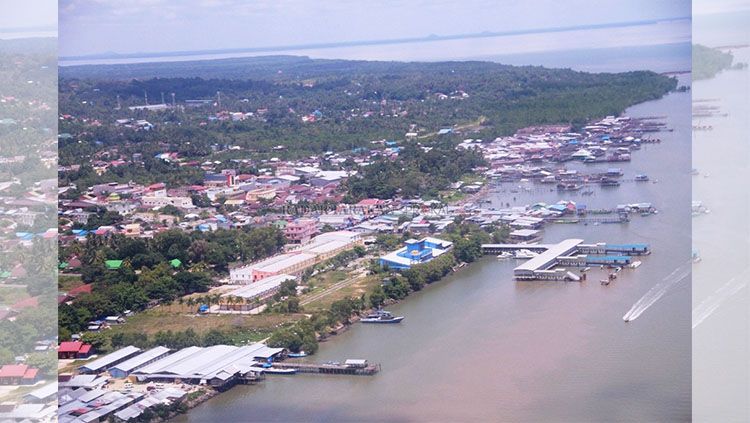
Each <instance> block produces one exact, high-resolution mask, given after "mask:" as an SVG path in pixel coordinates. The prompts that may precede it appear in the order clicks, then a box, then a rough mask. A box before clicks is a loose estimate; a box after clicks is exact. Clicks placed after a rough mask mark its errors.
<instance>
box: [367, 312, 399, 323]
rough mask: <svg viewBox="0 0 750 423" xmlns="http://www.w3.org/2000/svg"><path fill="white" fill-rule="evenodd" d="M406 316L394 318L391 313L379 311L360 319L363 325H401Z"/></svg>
mask: <svg viewBox="0 0 750 423" xmlns="http://www.w3.org/2000/svg"><path fill="white" fill-rule="evenodd" d="M402 320H404V316H394V315H393V314H391V312H390V311H385V310H378V311H376V312H374V313H370V314H368V315H367V316H365V317H363V318H362V319H360V321H361V322H362V323H399V322H401V321H402Z"/></svg>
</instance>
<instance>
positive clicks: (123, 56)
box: [59, 17, 691, 66]
mask: <svg viewBox="0 0 750 423" xmlns="http://www.w3.org/2000/svg"><path fill="white" fill-rule="evenodd" d="M690 19H691V18H690V17H675V18H663V19H649V20H640V21H625V22H612V23H606V24H587V25H575V26H561V27H552V28H533V29H520V30H509V31H483V32H478V33H465V34H452V35H435V34H431V35H428V36H422V37H406V38H390V39H372V40H359V41H343V42H321V43H307V44H296V45H277V46H263V47H240V48H227V49H204V50H182V51H162V52H133V53H116V52H106V53H95V54H85V55H68V56H60V58H59V60H60V62H61V66H75V65H76V64H80V65H84V64H86V63H85V62H87V61H97V60H128V59H132V60H133V61H132V62H130V63H138V62H142V61H148V62H153V61H154V60H144V59H169V58H173V59H174V58H178V57H184V58H186V59H185V60H190V59H189V58H190V57H195V56H209V55H226V54H249V53H278V52H285V51H296V50H314V49H329V48H342V47H364V46H378V45H395V44H411V43H424V42H438V41H450V40H463V39H476V38H495V37H507V36H517V35H531V34H550V33H562V32H570V31H581V30H596V29H612V28H626V27H635V26H645V25H656V24H660V23H664V22H674V21H683V20H690ZM138 59H141V60H138ZM163 61H170V60H163ZM66 62H69V63H66ZM75 62H81V63H75ZM123 63H128V62H123Z"/></svg>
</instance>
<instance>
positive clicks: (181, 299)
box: [177, 297, 185, 311]
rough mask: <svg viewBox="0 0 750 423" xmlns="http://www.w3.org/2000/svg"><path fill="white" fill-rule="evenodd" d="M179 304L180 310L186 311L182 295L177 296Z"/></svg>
mask: <svg viewBox="0 0 750 423" xmlns="http://www.w3.org/2000/svg"><path fill="white" fill-rule="evenodd" d="M177 304H179V305H180V311H184V310H183V308H182V306H183V305H184V304H185V299H184V298H182V297H179V298H177Z"/></svg>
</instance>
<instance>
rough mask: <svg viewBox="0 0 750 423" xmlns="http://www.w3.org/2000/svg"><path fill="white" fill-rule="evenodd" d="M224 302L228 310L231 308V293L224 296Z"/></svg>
mask: <svg viewBox="0 0 750 423" xmlns="http://www.w3.org/2000/svg"><path fill="white" fill-rule="evenodd" d="M224 303H226V305H227V309H228V310H231V309H232V304H234V297H233V296H231V295H227V296H226V297H225V298H224Z"/></svg>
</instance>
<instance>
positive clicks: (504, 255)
mask: <svg viewBox="0 0 750 423" xmlns="http://www.w3.org/2000/svg"><path fill="white" fill-rule="evenodd" d="M511 257H513V253H511V252H510V251H503V252H502V253H500V254H498V255H497V258H499V259H507V258H511Z"/></svg>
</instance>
